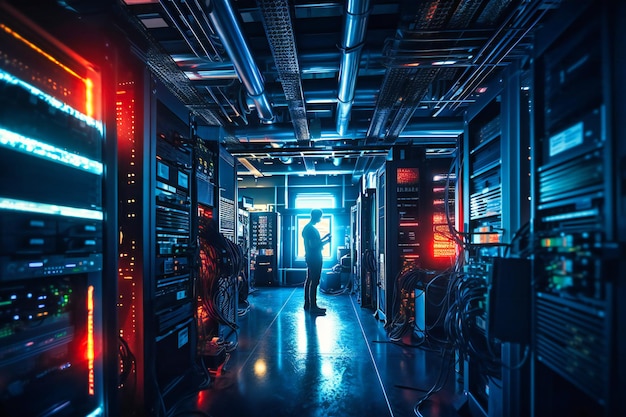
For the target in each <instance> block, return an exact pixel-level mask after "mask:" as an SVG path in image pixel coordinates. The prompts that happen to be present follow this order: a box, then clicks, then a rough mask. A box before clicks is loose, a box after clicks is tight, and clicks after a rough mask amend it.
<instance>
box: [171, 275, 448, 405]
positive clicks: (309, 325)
mask: <svg viewBox="0 0 626 417" xmlns="http://www.w3.org/2000/svg"><path fill="white" fill-rule="evenodd" d="M302 291H303V289H302V288H301V287H295V288H294V287H291V288H284V287H283V288H260V289H258V290H256V291H255V292H253V293H252V294H250V297H249V301H250V304H251V306H250V310H249V312H248V313H247V314H246V315H245V316H244V317H242V318H241V319H240V321H239V324H240V331H239V345H238V347H237V349H236V350H235V351H234V352H233V353H232V355H231V357H230V358H229V360H228V361H227V363H226V365H225V366H224V368H223V369H222V371H221V373H220V374H219V375H217V376H216V377H215V378H214V379H213V382H212V384H211V386H210V387H209V388H208V389H206V390H203V391H200V392H199V393H198V394H197V396H195V397H194V398H193V399H192V400H191V401H190V402H189V404H185V405H183V406H180V407H179V411H178V413H180V414H178V413H177V415H187V414H186V413H185V412H186V411H187V410H194V409H195V410H201V411H204V412H206V413H208V414H209V415H210V416H212V417H231V416H238V417H264V416H272V417H280V416H285V417H286V416H299V417H309V416H310V417H317V416H319V417H322V416H324V417H333V416H336V417H351V416H355V417H356V416H359V417H383V416H392V417H408V416H415V415H419V414H416V413H414V411H413V408H414V406H415V405H416V404H417V402H418V401H419V400H420V398H422V397H423V396H424V395H425V393H426V392H427V391H428V390H429V389H430V388H431V387H433V385H435V383H436V382H437V381H439V382H441V383H445V387H444V389H442V390H441V391H439V392H438V393H436V394H435V395H433V396H432V397H431V398H430V400H429V401H427V402H424V403H423V404H422V405H420V407H419V410H418V411H419V412H420V413H421V414H422V415H424V416H444V417H446V416H456V415H457V414H456V412H455V408H454V406H453V403H455V398H456V397H455V396H454V391H455V390H454V387H455V379H456V377H455V375H454V372H453V366H451V365H452V364H450V363H448V364H447V366H446V369H447V370H448V372H443V373H440V369H441V365H442V363H443V361H442V357H441V356H440V355H439V353H437V352H435V351H429V350H423V349H418V348H413V347H404V346H399V345H395V344H392V343H389V339H388V337H387V334H386V332H385V331H384V329H383V324H382V322H380V321H378V320H377V319H376V318H375V317H374V316H373V315H372V311H371V310H368V309H362V308H361V307H360V306H359V304H358V302H357V300H356V296H353V295H349V294H342V295H339V296H331V295H327V294H320V300H319V301H320V305H323V306H325V307H327V308H328V312H327V314H326V315H325V316H319V317H315V316H311V315H309V314H308V313H306V312H305V311H304V310H303V308H302ZM446 360H447V359H446ZM446 377H447V379H446ZM189 415H192V414H189Z"/></svg>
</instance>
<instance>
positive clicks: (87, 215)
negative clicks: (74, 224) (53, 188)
mask: <svg viewBox="0 0 626 417" xmlns="http://www.w3.org/2000/svg"><path fill="white" fill-rule="evenodd" d="M0 210H13V211H25V212H28V213H41V214H52V215H55V216H65V217H78V218H81V219H91V220H102V219H103V218H104V215H103V213H102V212H101V211H97V210H88V209H81V208H76V207H67V206H57V205H56V204H46V203H36V202H34V201H24V200H15V199H13V198H4V197H0Z"/></svg>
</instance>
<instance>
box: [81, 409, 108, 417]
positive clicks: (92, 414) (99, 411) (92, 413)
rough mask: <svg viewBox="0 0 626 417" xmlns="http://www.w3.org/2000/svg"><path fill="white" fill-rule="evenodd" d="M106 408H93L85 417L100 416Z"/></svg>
mask: <svg viewBox="0 0 626 417" xmlns="http://www.w3.org/2000/svg"><path fill="white" fill-rule="evenodd" d="M103 411H104V410H103V409H102V407H98V408H96V409H95V410H93V411H92V412H91V413H89V414H87V415H86V416H85V417H98V416H101V415H102V412H103Z"/></svg>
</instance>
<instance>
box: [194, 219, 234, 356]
mask: <svg viewBox="0 0 626 417" xmlns="http://www.w3.org/2000/svg"><path fill="white" fill-rule="evenodd" d="M198 245H199V258H200V267H199V274H198V280H197V297H198V300H199V309H198V322H199V324H200V325H199V335H198V336H199V339H200V341H201V345H200V349H202V346H203V343H208V342H209V341H210V340H212V338H213V337H214V336H216V333H217V332H216V329H215V328H214V327H213V325H214V324H215V323H217V324H220V325H224V326H227V327H229V328H230V329H231V330H232V333H234V334H236V331H237V328H238V326H237V316H238V315H239V311H238V309H237V304H238V302H237V301H238V300H237V286H238V285H239V284H238V279H239V276H240V274H241V271H242V270H243V267H244V256H243V250H242V249H241V247H240V246H239V245H237V244H235V243H233V242H231V241H230V240H229V239H227V238H225V237H224V235H223V234H221V233H219V231H218V230H217V227H216V225H215V222H214V221H213V220H212V219H204V218H201V219H200V222H199V233H198ZM232 349H234V347H231V348H230V350H232Z"/></svg>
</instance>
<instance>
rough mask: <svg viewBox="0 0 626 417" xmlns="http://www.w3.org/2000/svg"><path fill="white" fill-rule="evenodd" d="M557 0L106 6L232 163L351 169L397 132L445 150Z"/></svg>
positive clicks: (526, 50)
mask: <svg viewBox="0 0 626 417" xmlns="http://www.w3.org/2000/svg"><path fill="white" fill-rule="evenodd" d="M58 3H63V4H67V5H68V7H76V9H78V7H77V6H78V5H80V6H82V7H83V8H85V5H88V4H92V3H90V2H88V1H84V0H76V1H71V0H66V1H58ZM99 3H105V2H104V1H103V0H100V1H99ZM559 4H560V1H559V0H407V1H398V0H345V1H333V0H331V1H327V2H321V1H319V0H237V1H236V0H160V1H159V0H118V2H117V3H115V6H114V8H115V10H116V13H115V14H114V16H116V18H118V19H120V20H122V21H124V23H125V24H126V27H128V28H129V29H130V30H131V31H132V32H133V36H140V37H141V38H142V39H141V40H142V42H141V45H142V47H144V48H145V50H144V51H142V53H143V54H145V55H144V56H145V59H146V62H147V65H148V66H149V67H150V68H151V69H152V70H153V72H154V73H155V74H156V75H157V76H158V77H159V78H160V79H161V80H162V81H163V82H164V83H165V85H166V86H168V88H169V89H170V90H171V91H172V92H173V93H174V94H175V95H176V96H177V97H178V98H180V99H181V101H183V103H185V104H186V105H187V106H188V107H189V108H190V109H192V110H193V111H194V112H195V113H196V114H197V117H198V120H199V122H200V123H203V124H208V125H220V126H223V127H224V132H225V134H224V142H225V144H226V146H227V148H228V150H229V151H230V152H231V153H232V154H234V155H235V156H236V157H237V158H238V159H239V160H240V161H241V162H242V164H241V166H240V167H239V174H240V175H255V176H261V175H262V176H266V175H277V174H303V173H309V174H312V173H317V174H320V173H323V174H351V175H353V177H354V178H357V177H358V176H360V175H361V174H362V173H363V172H365V171H367V170H368V169H371V168H374V167H375V164H377V163H379V162H380V161H381V160H382V158H384V156H385V155H387V153H388V151H389V149H390V147H391V146H392V145H400V144H407V145H408V144H413V145H423V146H424V147H425V148H426V149H427V153H432V154H437V155H441V154H446V153H450V152H453V149H454V148H455V145H456V143H457V139H458V137H459V135H460V134H461V133H462V131H463V112H464V111H465V110H466V109H467V107H468V106H470V105H471V104H472V103H473V102H475V101H476V100H477V99H478V98H479V96H480V94H482V93H484V92H485V89H486V88H487V87H489V86H493V85H494V82H495V83H497V77H498V76H499V74H500V72H501V70H502V68H504V66H506V65H507V64H508V63H510V62H512V61H513V60H525V59H527V57H528V56H529V54H530V48H531V46H532V30H533V29H534V28H536V27H537V25H538V24H540V22H541V20H542V19H543V18H545V15H546V13H549V12H550V11H551V10H553V9H555V8H556V7H558V5H559ZM494 79H495V81H494Z"/></svg>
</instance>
